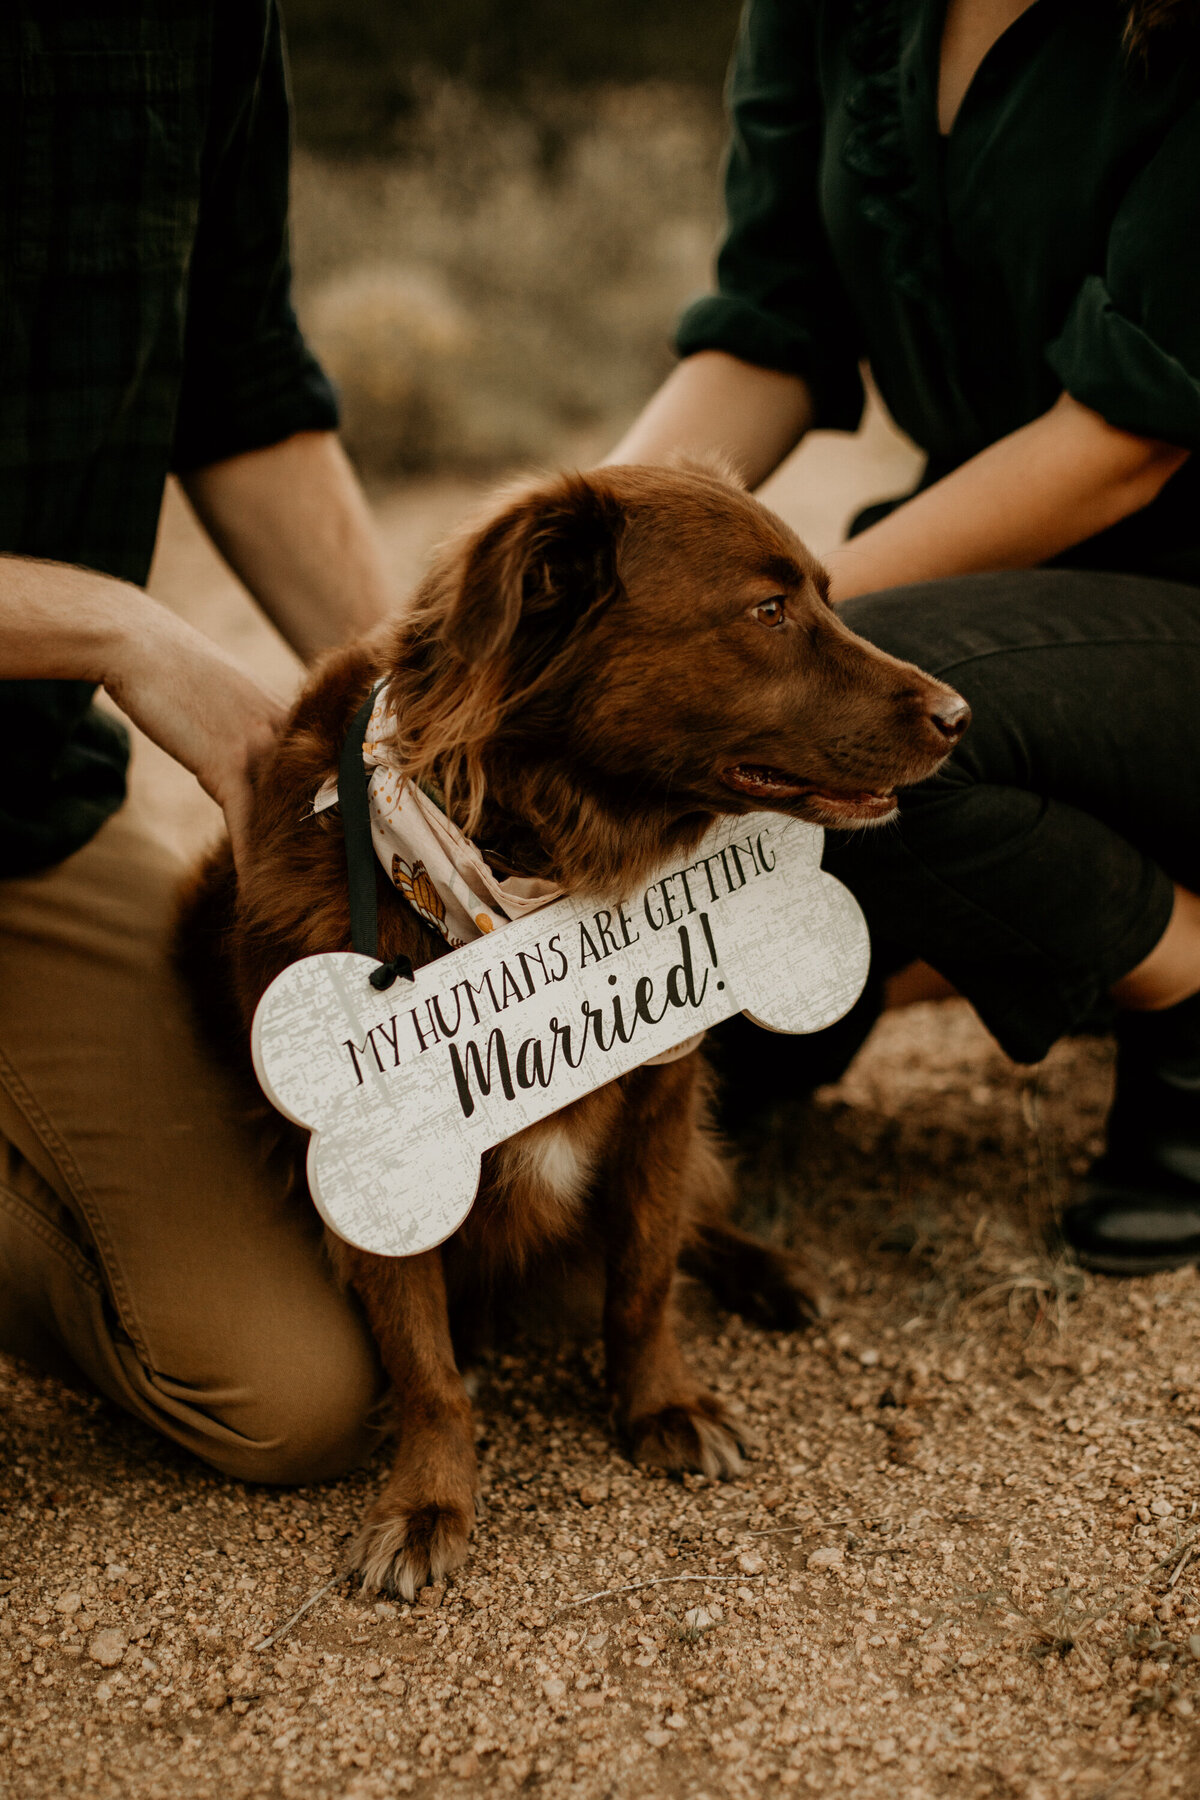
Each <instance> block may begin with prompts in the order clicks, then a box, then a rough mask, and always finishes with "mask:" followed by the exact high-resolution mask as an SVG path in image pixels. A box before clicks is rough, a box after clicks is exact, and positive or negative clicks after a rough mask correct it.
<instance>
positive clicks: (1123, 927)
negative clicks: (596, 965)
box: [614, 0, 1200, 1272]
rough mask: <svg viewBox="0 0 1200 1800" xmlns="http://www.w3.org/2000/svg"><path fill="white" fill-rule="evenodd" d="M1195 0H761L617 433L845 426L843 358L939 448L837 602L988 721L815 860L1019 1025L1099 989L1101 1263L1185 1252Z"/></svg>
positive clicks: (850, 387)
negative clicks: (660, 348) (1104, 1134)
mask: <svg viewBox="0 0 1200 1800" xmlns="http://www.w3.org/2000/svg"><path fill="white" fill-rule="evenodd" d="M1198 20H1200V5H1197V4H1196V0H1133V3H1132V4H1125V5H1120V4H1116V3H1115V0H1113V3H1111V4H1108V3H1105V0H1033V3H1032V4H1030V3H1029V0H949V4H948V5H947V4H946V0H750V4H749V6H748V8H747V11H746V14H745V18H744V20H743V26H742V32H741V37H740V40H739V45H738V50H737V56H736V60H735V65H734V70H733V76H732V83H731V100H732V109H733V141H732V148H731V151H730V155H729V160H728V168H727V201H728V211H729V228H728V234H727V237H726V240H725V243H724V246H723V248H722V250H721V253H720V258H719V262H718V277H719V291H718V293H717V294H716V295H713V296H711V297H708V298H706V299H702V300H700V301H698V302H697V303H696V304H695V305H694V306H692V307H691V308H689V310H688V311H687V313H686V314H685V315H684V318H683V320H682V323H681V326H680V329H679V336H678V347H679V350H680V352H681V353H682V355H683V358H684V360H683V362H682V363H681V364H680V366H679V367H678V369H677V370H676V371H675V373H674V374H673V375H672V377H671V378H670V380H668V382H667V383H666V384H665V386H664V387H663V388H662V389H661V390H660V392H659V393H658V395H657V396H656V397H655V398H654V399H653V400H652V401H651V403H650V405H649V406H648V407H647V409H646V411H645V412H644V414H643V415H642V417H641V418H640V419H639V420H638V421H637V423H636V424H635V425H634V426H633V428H632V430H631V431H630V432H629V434H628V435H627V437H626V438H625V440H624V441H623V443H622V444H621V445H620V446H619V448H618V450H617V451H616V452H615V453H614V454H615V456H617V457H619V458H621V459H623V460H642V461H644V460H650V459H653V458H656V457H660V456H662V455H665V454H667V453H669V452H671V451H676V450H683V451H688V452H692V453H704V452H711V451H723V452H725V453H727V454H731V455H732V456H733V457H734V458H735V459H736V460H737V461H738V462H739V464H740V465H741V467H742V469H743V471H744V473H745V475H746V477H747V479H748V480H749V481H750V482H751V484H756V483H758V482H759V481H761V480H762V479H763V478H764V477H765V476H766V475H767V474H768V473H769V472H770V470H771V469H772V468H774V467H775V465H776V464H777V463H778V462H779V461H780V459H781V458H782V457H783V456H784V455H786V454H787V452H788V451H789V450H790V449H791V448H792V447H793V445H794V444H795V443H796V442H797V441H798V439H799V438H800V437H801V435H802V434H803V433H804V432H805V431H806V430H808V429H809V428H810V427H812V426H814V425H816V426H822V427H834V428H841V429H848V430H851V429H853V428H854V426H855V424H856V423H857V420H858V417H859V413H860V410H861V405H862V390H861V386H860V381H859V374H858V364H859V361H860V359H861V358H864V357H865V358H867V359H868V360H869V362H870V365H871V368H872V371H873V374H874V376H875V379H876V381H877V382H878V385H879V387H880V389H881V391H882V393H883V396H884V399H885V400H886V402H887V404H888V406H889V407H890V409H891V411H892V413H893V415H894V416H895V418H896V419H897V421H898V422H899V424H900V425H901V426H902V427H903V428H904V429H905V430H906V431H907V432H908V433H909V434H910V435H911V436H912V437H913V438H914V439H915V440H916V442H917V443H918V444H920V445H921V446H922V448H923V449H924V450H925V451H926V452H927V455H928V466H927V469H926V473H925V476H924V479H923V481H922V483H921V485H920V488H919V489H918V491H917V492H916V493H915V494H914V495H912V496H910V497H908V498H907V499H905V500H904V501H903V502H902V503H896V504H893V505H890V506H885V507H881V508H873V509H871V510H870V512H869V513H868V514H867V515H864V516H863V518H862V519H860V520H859V521H857V524H858V526H859V530H858V532H857V534H856V535H854V536H852V538H851V541H850V542H848V543H847V544H846V545H844V546H843V547H842V548H841V549H840V550H838V551H837V552H835V554H834V555H833V556H832V557H831V558H830V559H829V566H830V572H831V575H832V577H833V599H834V600H835V602H836V603H838V604H840V605H843V606H845V607H846V611H847V617H848V618H849V620H850V622H851V623H852V624H853V626H854V627H855V629H856V630H859V631H862V632H864V633H865V634H866V635H867V636H868V637H871V638H873V639H874V640H875V641H877V642H878V643H880V644H881V645H883V646H884V647H885V648H887V649H888V650H890V651H893V652H895V653H896V654H898V655H901V656H906V657H909V658H911V659H912V660H913V661H914V662H916V663H919V664H920V665H921V666H923V667H925V668H927V669H929V670H931V671H932V672H935V673H937V674H938V675H940V676H942V677H944V678H945V679H947V680H949V681H950V682H951V683H952V684H953V685H954V686H955V687H956V688H958V689H959V690H960V691H961V692H962V693H964V694H965V696H966V697H967V699H968V700H969V701H970V703H971V706H972V709H973V712H974V717H975V722H974V725H973V727H972V729H971V731H970V732H969V733H968V735H967V738H966V740H965V741H964V743H963V745H962V747H961V749H960V750H959V751H957V752H956V753H955V755H954V756H953V757H952V758H951V759H950V761H949V762H948V763H947V765H946V766H945V768H944V769H943V771H942V772H941V774H939V775H938V776H937V777H936V778H935V779H934V780H932V781H930V782H927V783H925V784H923V785H922V786H920V787H918V788H915V789H912V790H910V791H908V792H907V793H905V794H904V795H903V796H902V799H901V812H900V820H899V825H898V827H897V826H893V827H891V828H889V829H887V830H885V831H881V832H877V833H874V834H871V835H865V836H864V835H859V836H856V837H854V838H849V837H846V836H843V835H841V834H831V837H830V842H829V849H828V863H829V866H830V867H831V868H833V869H834V870H835V871H836V872H837V873H838V874H839V875H840V876H841V878H842V879H843V880H844V881H846V882H847V884H848V885H849V886H850V887H851V888H852V889H853V890H854V891H855V893H856V894H857V895H858V897H859V900H860V902H861V903H862V905H863V907H864V909H865V911H866V913H867V916H868V919H869V921H870V923H871V926H872V931H873V935H874V938H875V942H876V945H877V947H878V951H879V957H880V964H881V966H882V967H883V968H885V969H886V968H889V967H890V968H895V967H897V966H899V965H900V964H902V963H904V962H906V961H907V962H912V961H913V960H914V959H921V960H922V961H924V962H926V963H928V964H931V965H932V966H933V968H934V969H935V970H937V971H938V972H939V973H940V974H941V975H942V976H944V977H945V978H946V979H947V980H948V981H950V982H951V983H953V985H954V986H955V987H956V988H958V989H959V990H960V991H961V992H962V993H964V994H965V995H966V996H967V997H968V998H969V999H970V1000H971V1001H972V1002H973V1004H974V1005H975V1007H976V1010H977V1011H978V1013H979V1014H980V1016H981V1018H982V1019H983V1020H984V1022H985V1024H987V1025H988V1027H989V1028H990V1029H991V1031H992V1032H993V1033H994V1034H995V1036H996V1038H997V1039H998V1040H999V1042H1000V1043H1001V1045H1002V1046H1003V1047H1004V1048H1005V1049H1006V1050H1007V1051H1008V1053H1009V1054H1010V1055H1011V1056H1013V1057H1015V1058H1016V1059H1017V1060H1019V1061H1024V1062H1034V1061H1037V1060H1038V1059H1040V1058H1041V1057H1042V1056H1044V1055H1045V1053H1046V1052H1047V1050H1048V1049H1049V1048H1050V1046H1051V1045H1052V1044H1053V1043H1054V1042H1055V1040H1056V1039H1057V1038H1058V1037H1060V1036H1062V1035H1063V1034H1064V1033H1066V1032H1069V1031H1071V1030H1073V1029H1075V1028H1077V1027H1078V1026H1079V1025H1080V1024H1082V1023H1083V1022H1084V1021H1085V1020H1087V1019H1089V1018H1092V1017H1094V1016H1095V1015H1096V1014H1097V1012H1098V1011H1099V1010H1101V1009H1102V1008H1103V1007H1104V1006H1105V1005H1106V1004H1109V1003H1111V1004H1115V1006H1116V1008H1117V1009H1119V1013H1118V1022H1117V1037H1118V1065H1117V1069H1118V1073H1117V1094H1116V1099H1115V1102H1114V1106H1113V1111H1112V1114H1111V1116H1110V1120H1109V1136H1108V1147H1107V1153H1106V1155H1105V1157H1104V1158H1103V1159H1102V1160H1101V1162H1100V1163H1099V1164H1098V1165H1097V1166H1096V1167H1095V1168H1094V1169H1093V1171H1092V1172H1091V1176H1090V1178H1089V1181H1088V1183H1087V1189H1086V1191H1085V1193H1084V1195H1083V1197H1082V1199H1081V1200H1080V1202H1079V1203H1078V1204H1077V1205H1076V1206H1074V1207H1073V1208H1071V1209H1070V1211H1069V1212H1068V1215H1067V1218H1066V1220H1065V1222H1064V1224H1065V1229H1066V1232H1067V1236H1068V1238H1069V1240H1070V1241H1071V1242H1072V1243H1073V1244H1074V1245H1075V1247H1076V1249H1077V1251H1078V1253H1079V1254H1080V1256H1081V1257H1082V1259H1083V1260H1085V1261H1087V1262H1088V1263H1090V1264H1091V1265H1092V1266H1094V1267H1098V1268H1102V1269H1109V1270H1112V1271H1114V1272H1136V1271H1140V1270H1144V1269H1150V1268H1160V1267H1166V1266H1174V1265H1176V1264H1179V1263H1183V1262H1186V1261H1189V1260H1192V1259H1194V1258H1195V1257H1197V1256H1200V1107H1198V1106H1197V1102H1196V1095H1197V1092H1198V1091H1200V899H1198V898H1197V894H1196V891H1195V890H1196V889H1197V888H1200V773H1198V771H1200V707H1197V705H1196V695H1197V693H1200V470H1198V468H1197V466H1196V464H1195V463H1193V462H1190V461H1189V460H1188V459H1189V453H1190V451H1191V450H1192V449H1193V448H1195V447H1197V446H1198V445H1200V231H1198V230H1197V220H1198V205H1197V202H1198V199H1200V79H1198V76H1197V63H1196V59H1195V56H1194V54H1193V52H1194V49H1195V47H1196V41H1197V34H1196V25H1197V22H1198ZM866 596H869V597H866ZM776 1054H777V1053H776V1050H775V1047H774V1045H773V1046H772V1061H774V1060H775V1057H776Z"/></svg>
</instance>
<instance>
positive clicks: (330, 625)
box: [183, 431, 396, 661]
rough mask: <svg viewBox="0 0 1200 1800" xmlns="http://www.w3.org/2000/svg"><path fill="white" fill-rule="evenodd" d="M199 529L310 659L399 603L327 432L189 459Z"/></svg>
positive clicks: (362, 503)
mask: <svg viewBox="0 0 1200 1800" xmlns="http://www.w3.org/2000/svg"><path fill="white" fill-rule="evenodd" d="M183 487H184V489H185V491H186V493H187V496H188V498H189V500H190V501H191V503H192V505H193V506H194V508H195V509H196V512H197V514H198V516H199V518H200V521H201V523H202V524H203V526H204V528H205V530H206V531H207V532H208V534H209V536H210V537H211V538H212V540H213V542H214V543H215V544H216V546H217V548H218V550H220V552H221V554H222V556H224V558H225V560H226V562H227V563H228V564H229V566H230V568H231V569H232V570H233V571H234V573H235V574H236V575H237V576H238V577H239V579H240V580H241V581H242V582H243V583H244V584H245V586H246V587H247V588H249V590H250V592H251V593H252V594H253V596H254V598H255V599H256V600H257V602H258V603H259V605H260V606H261V607H262V609H263V611H264V612H265V613H266V614H267V616H268V618H270V619H271V621H272V622H273V623H274V624H275V625H276V626H277V627H278V629H279V631H280V632H281V633H282V635H283V636H284V637H285V638H286V639H287V641H288V643H289V644H291V646H292V648H293V649H294V650H296V651H297V652H298V653H299V655H301V656H302V657H304V658H305V660H306V661H308V660H311V659H312V657H314V656H316V655H318V654H319V653H320V651H322V650H326V649H328V648H329V647H330V645H332V644H337V643H341V642H343V641H344V640H345V639H346V638H350V637H354V636H356V635H357V634H358V633H360V632H363V631H368V630H370V628H371V627H372V626H373V625H375V624H377V623H378V621H379V620H380V619H381V618H382V617H383V616H384V615H385V614H386V613H388V612H389V611H391V610H393V608H394V607H395V604H396V596H395V595H394V594H393V592H392V590H391V584H390V583H389V580H388V576H387V571H386V568H385V565H384V561H383V552H382V548H381V546H380V543H379V538H378V534H377V532H376V529H375V524H374V521H373V519H372V517H371V512H370V508H369V507H368V505H367V502H366V497H365V495H364V494H363V491H362V487H361V485H360V484H359V481H358V478H357V476H356V475H355V473H354V471H353V469H352V468H351V466H350V463H349V461H348V459H347V457H346V453H345V451H344V450H343V449H342V447H341V444H340V443H339V442H338V440H337V437H336V436H335V435H334V433H333V432H328V431H305V432H299V433H297V434H296V436H294V437H290V438H285V439H284V441H283V442H282V443H280V444H272V445H271V446H269V448H267V449H265V450H252V451H249V452H247V453H246V454H245V455H243V456H234V457H230V458H229V459H228V460H227V461H226V462H219V463H213V464H211V465H210V466H209V467H208V468H205V469H195V470H193V471H192V472H191V473H189V474H188V475H186V476H184V477H183Z"/></svg>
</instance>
